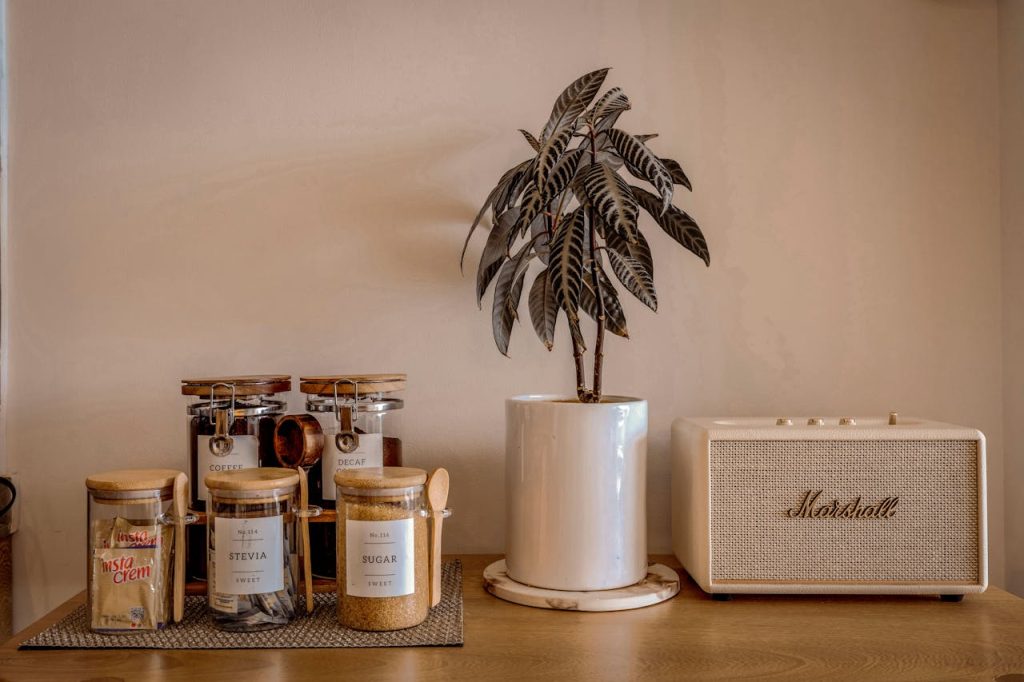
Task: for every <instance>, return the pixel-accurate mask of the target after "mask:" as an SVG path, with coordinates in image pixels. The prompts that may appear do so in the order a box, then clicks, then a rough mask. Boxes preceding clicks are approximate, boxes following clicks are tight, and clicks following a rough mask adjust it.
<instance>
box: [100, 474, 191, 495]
mask: <svg viewBox="0 0 1024 682" xmlns="http://www.w3.org/2000/svg"><path fill="white" fill-rule="evenodd" d="M179 473H180V472H178V471H175V470H174V469H118V470H116V471H104V472H103V473H102V474H93V475H92V476H89V477H88V478H87V479H85V487H86V488H88V489H89V490H105V491H108V492H130V491H136V490H163V489H164V488H172V487H174V478H175V477H176V476H177V475H178V474H179Z"/></svg>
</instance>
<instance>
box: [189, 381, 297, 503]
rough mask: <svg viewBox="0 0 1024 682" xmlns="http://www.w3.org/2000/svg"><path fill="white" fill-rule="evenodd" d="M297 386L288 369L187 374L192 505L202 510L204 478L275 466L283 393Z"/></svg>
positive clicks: (283, 402)
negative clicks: (260, 372) (201, 375)
mask: <svg viewBox="0 0 1024 682" xmlns="http://www.w3.org/2000/svg"><path fill="white" fill-rule="evenodd" d="M291 389H292V381H291V377H290V376H288V375H287V374H265V375H256V376H237V377H216V378H210V379H182V382H181V393H182V395H186V396H189V397H190V398H191V399H192V400H191V402H190V403H189V406H188V424H189V429H188V447H189V474H190V478H191V480H192V488H191V492H192V508H193V509H195V510H197V511H203V510H204V508H205V501H204V496H203V492H204V491H203V489H202V482H203V478H204V477H205V476H207V475H208V474H213V473H217V472H220V471H233V470H237V469H250V468H255V467H258V466H276V463H277V456H276V455H275V454H274V425H275V424H276V423H277V418H278V417H279V416H281V415H282V414H284V412H285V409H286V407H287V404H286V401H285V400H283V399H279V398H277V394H279V393H287V392H288V391H290V390H291Z"/></svg>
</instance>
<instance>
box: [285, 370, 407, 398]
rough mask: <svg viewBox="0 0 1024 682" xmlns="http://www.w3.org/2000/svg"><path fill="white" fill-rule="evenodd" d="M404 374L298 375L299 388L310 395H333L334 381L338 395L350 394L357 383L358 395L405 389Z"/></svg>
mask: <svg viewBox="0 0 1024 682" xmlns="http://www.w3.org/2000/svg"><path fill="white" fill-rule="evenodd" d="M405 378H406V375H405V374H338V375H334V376H314V377H299V390H300V391H302V392H303V393H307V394H311V395H320V396H325V397H333V396H334V386H335V382H339V381H340V382H341V383H338V384H337V386H338V395H352V394H353V393H355V390H356V386H353V385H352V383H349V382H355V383H356V384H358V385H359V386H358V388H359V395H363V394H364V393H390V392H392V391H404V390H405Z"/></svg>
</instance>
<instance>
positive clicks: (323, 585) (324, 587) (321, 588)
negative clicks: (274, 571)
mask: <svg viewBox="0 0 1024 682" xmlns="http://www.w3.org/2000/svg"><path fill="white" fill-rule="evenodd" d="M188 513H189V514H194V515H195V517H196V520H195V522H194V524H193V525H196V526H205V525H206V524H207V518H208V517H207V516H206V512H201V511H196V510H195V509H190V510H189V512H188ZM337 519H338V512H337V510H335V509H324V510H323V511H322V512H321V513H320V515H319V516H313V517H310V519H309V522H310V523H335V522H336V521H337ZM335 589H336V588H335V581H334V580H326V579H321V578H314V579H313V591H314V592H334V590H335ZM185 594H199V595H202V594H206V582H205V581H200V580H190V581H188V582H186V583H185Z"/></svg>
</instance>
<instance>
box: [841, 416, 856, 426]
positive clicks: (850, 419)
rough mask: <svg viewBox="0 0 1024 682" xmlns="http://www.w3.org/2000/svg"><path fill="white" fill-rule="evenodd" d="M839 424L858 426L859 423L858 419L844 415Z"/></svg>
mask: <svg viewBox="0 0 1024 682" xmlns="http://www.w3.org/2000/svg"><path fill="white" fill-rule="evenodd" d="M839 425H840V426H856V425H857V420H856V419H854V418H853V417H843V418H842V419H840V420H839Z"/></svg>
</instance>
